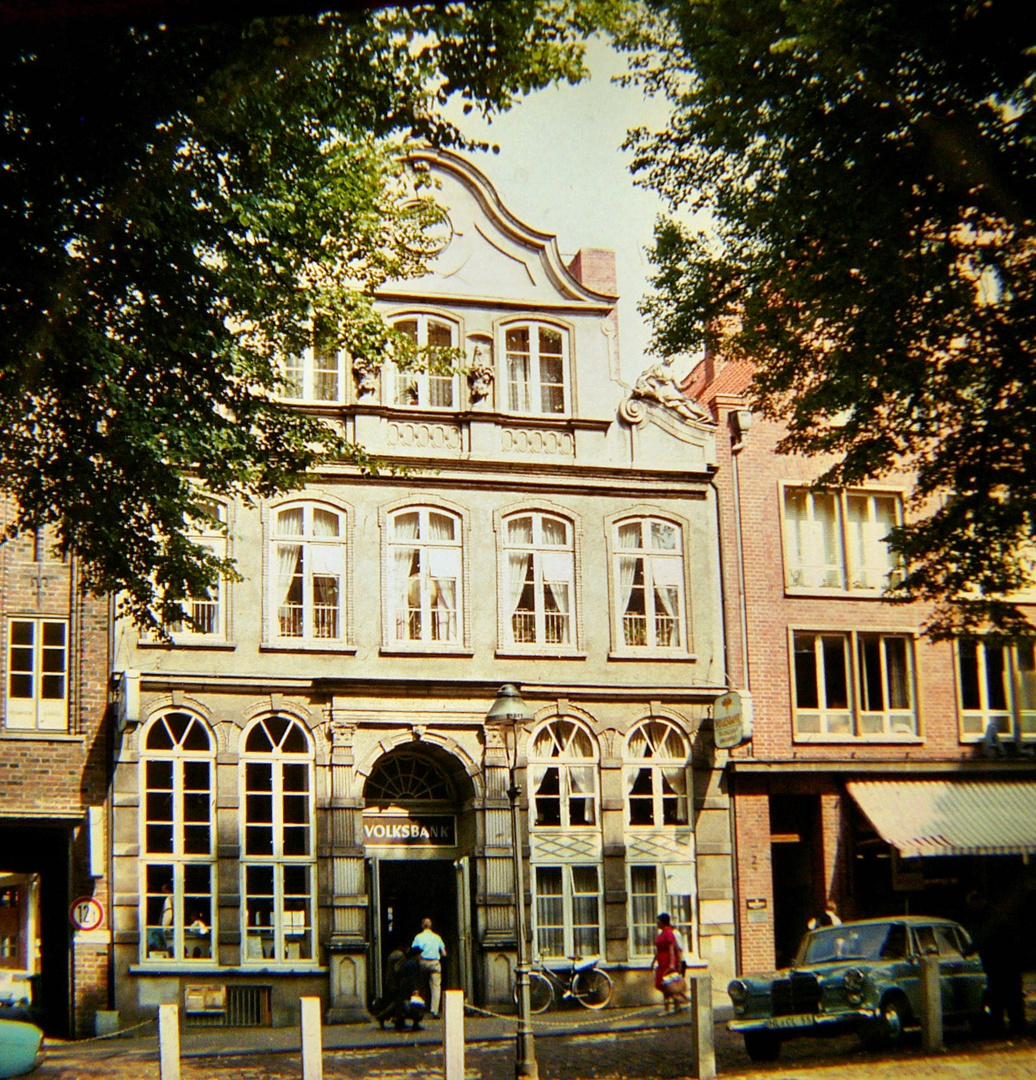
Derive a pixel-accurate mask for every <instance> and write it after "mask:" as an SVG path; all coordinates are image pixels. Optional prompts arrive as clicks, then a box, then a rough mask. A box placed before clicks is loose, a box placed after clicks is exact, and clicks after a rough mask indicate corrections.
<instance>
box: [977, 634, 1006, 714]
mask: <svg viewBox="0 0 1036 1080" xmlns="http://www.w3.org/2000/svg"><path fill="white" fill-rule="evenodd" d="M983 651H984V652H985V656H986V693H987V695H988V699H989V708H991V709H1006V708H1007V685H1006V678H1005V676H1006V674H1007V665H1006V662H1005V661H1006V650H1005V649H1003V648H1001V647H1000V646H998V645H985V646H983Z"/></svg>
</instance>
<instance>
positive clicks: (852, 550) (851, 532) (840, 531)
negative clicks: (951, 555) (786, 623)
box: [781, 484, 903, 596]
mask: <svg viewBox="0 0 1036 1080" xmlns="http://www.w3.org/2000/svg"><path fill="white" fill-rule="evenodd" d="M793 499H796V500H802V502H803V513H802V515H801V516H797V515H793V514H791V513H790V512H789V505H790V503H791V501H792V500H793ZM883 503H884V504H888V507H887V508H889V507H890V508H891V510H892V514H891V520H892V524H891V525H889V524H888V523H887V522H883V521H881V517H882V514H881V512H880V506H881V504H883ZM821 507H828V508H829V510H830V520H828V515H827V514H826V513H824V512H822V510H821ZM886 516H887V515H886ZM902 522H903V497H902V493H901V492H898V491H859V490H849V491H833V490H814V489H813V488H809V487H804V486H802V485H797V484H784V485H782V487H781V526H782V531H783V537H784V545H783V546H784V587H785V590H786V591H787V592H789V593H815V592H820V593H832V592H841V593H845V592H848V593H853V594H854V595H856V594H863V595H866V596H880V595H881V593H882V592H883V591H884V590H885V589H886V587H888V586H890V585H895V584H896V583H897V582H898V581H900V580H901V578H902V568H901V567H900V566H899V565H898V563H897V561H896V559H895V557H894V556H893V555H892V553H891V552H890V551H889V549H888V546H887V544H886V543H885V541H884V537H885V536H886V535H887V534H888V531H889V529H890V528H892V527H894V526H898V525H901V524H902Z"/></svg>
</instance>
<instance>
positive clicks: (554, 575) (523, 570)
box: [503, 512, 575, 645]
mask: <svg viewBox="0 0 1036 1080" xmlns="http://www.w3.org/2000/svg"><path fill="white" fill-rule="evenodd" d="M572 539H573V537H572V527H571V525H570V524H569V523H568V522H566V521H564V520H563V519H561V518H557V517H553V516H551V515H549V514H541V513H538V512H537V513H530V514H519V515H517V516H515V517H511V518H508V519H507V521H506V522H505V523H504V538H503V547H504V551H503V554H504V574H505V586H504V587H505V593H504V606H505V614H506V623H505V626H506V631H505V632H506V633H508V634H509V637H510V641H509V643H510V644H511V645H570V644H572V639H573V631H572V603H573V594H574V592H575V560H574V555H573V548H572Z"/></svg>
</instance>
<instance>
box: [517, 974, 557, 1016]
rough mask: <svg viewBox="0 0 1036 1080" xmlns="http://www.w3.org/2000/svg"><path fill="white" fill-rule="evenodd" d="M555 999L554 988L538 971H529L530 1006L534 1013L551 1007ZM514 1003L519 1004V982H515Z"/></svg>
mask: <svg viewBox="0 0 1036 1080" xmlns="http://www.w3.org/2000/svg"><path fill="white" fill-rule="evenodd" d="M553 1000H554V988H553V987H552V986H551V985H550V982H549V981H548V980H547V979H546V978H545V977H544V976H543V975H541V974H540V973H539V972H538V971H530V972H529V1008H530V1009H532V1011H533V1012H534V1013H541V1012H543V1011H544V1010H545V1009H548V1008H550V1003H551V1002H552V1001H553ZM514 1004H515V1006H516V1007H517V1005H518V984H517V983H515V984H514Z"/></svg>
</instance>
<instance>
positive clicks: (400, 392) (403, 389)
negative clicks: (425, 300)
mask: <svg viewBox="0 0 1036 1080" xmlns="http://www.w3.org/2000/svg"><path fill="white" fill-rule="evenodd" d="M392 325H393V326H394V327H395V329H396V330H399V331H400V332H402V333H404V334H406V335H407V337H409V338H410V339H411V340H412V341H413V343H414V344H415V345H417V346H418V347H419V348H422V349H431V350H439V349H442V350H444V351H445V350H447V349H453V348H455V347H456V345H457V326H456V324H455V323H450V322H446V321H445V320H444V319H437V318H435V317H434V316H432V315H425V314H418V315H408V316H407V317H406V318H403V319H398V320H396V322H394V323H393V324H392ZM391 377H392V404H393V405H418V406H424V407H426V408H430V409H452V408H453V406H454V405H455V404H456V400H457V389H456V387H457V376H456V375H455V374H454V373H453V372H452V371H400V370H399V369H398V368H396V367H393V368H392V370H391Z"/></svg>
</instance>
